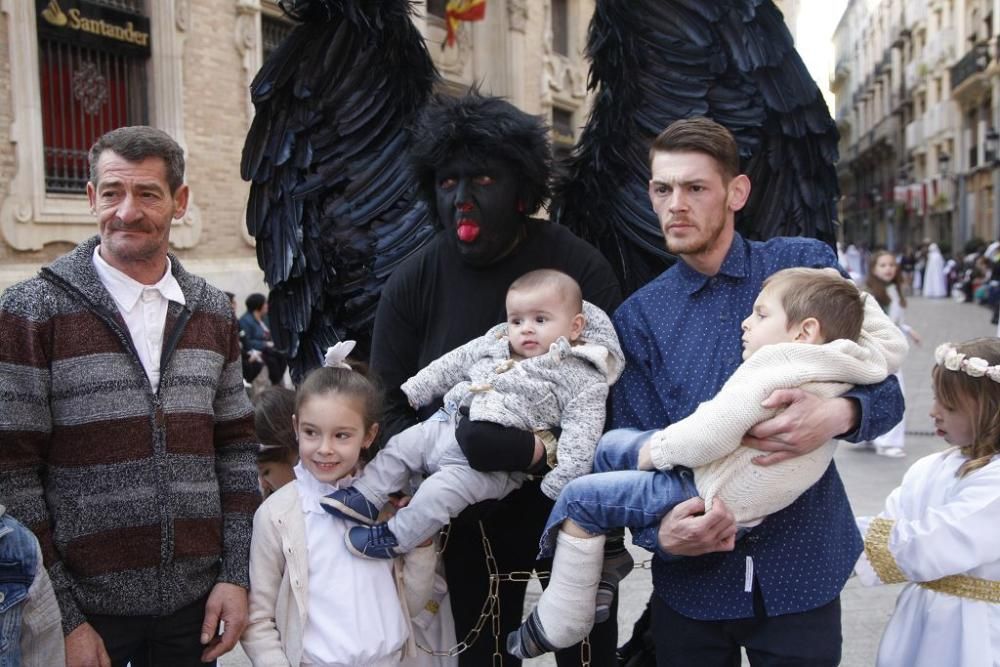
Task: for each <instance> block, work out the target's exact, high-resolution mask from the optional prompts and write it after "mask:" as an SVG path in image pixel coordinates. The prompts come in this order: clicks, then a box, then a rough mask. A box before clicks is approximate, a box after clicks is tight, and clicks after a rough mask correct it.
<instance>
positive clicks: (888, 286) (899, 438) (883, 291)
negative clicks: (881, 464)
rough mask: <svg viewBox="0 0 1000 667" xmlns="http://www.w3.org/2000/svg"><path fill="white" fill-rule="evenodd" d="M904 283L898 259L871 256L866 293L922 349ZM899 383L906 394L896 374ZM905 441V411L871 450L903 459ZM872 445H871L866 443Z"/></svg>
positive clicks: (884, 254)
mask: <svg viewBox="0 0 1000 667" xmlns="http://www.w3.org/2000/svg"><path fill="white" fill-rule="evenodd" d="M902 283H903V281H902V276H901V275H900V271H899V266H898V265H897V264H896V258H895V257H893V255H892V253H891V252H889V251H887V250H882V251H880V252H876V253H875V254H874V255H872V261H871V264H870V265H869V269H868V279H867V280H866V281H865V289H866V291H868V292H869V293H870V294H871V295H872V296H873V297H875V300H876V301H877V302H878V304H879V305H880V306H882V310H884V311H885V312H886V314H888V315H889V319H891V320H892V321H893V323H894V324H895V325H896V326H898V327H899V328H900V329H902V331H903V333H904V334H906V337H907V338H908V339H910V340H911V341H913V342H914V343H916V344H917V345H920V343H921V340H922V339H921V337H920V334H919V333H917V330H916V329H914V328H913V327H911V326H910V325H908V324H907V323H906V297H905V296H904V295H903V289H902V287H903V284H902ZM896 379H897V380H899V387H900V391H903V373H902V371H899V372H897V373H896ZM905 441H906V412H905V408H904V412H903V418H902V419H901V420H900V422H899V423H898V424H896V426H894V427H893V428H892V430H891V431H889V432H888V433H886V434H885V435H881V436H879V437H877V438H875V440H874V441H872V442H871V443H870V446H874V447H875V453H876V454H879V455H881V456H889V457H894V458H900V457H903V456H905V455H906V453H905V450H904V446H905ZM865 444H869V443H865Z"/></svg>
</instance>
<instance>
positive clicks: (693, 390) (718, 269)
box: [611, 118, 903, 667]
mask: <svg viewBox="0 0 1000 667" xmlns="http://www.w3.org/2000/svg"><path fill="white" fill-rule="evenodd" d="M650 157H651V170H652V177H651V179H650V186H649V194H650V200H651V202H652V205H653V209H654V211H655V212H656V214H657V216H658V218H659V220H660V226H661V229H662V231H663V235H664V238H665V240H666V244H667V249H668V250H669V251H670V252H672V253H674V254H676V255H677V256H678V257H679V258H680V259H681V261H680V262H678V263H677V264H676V265H674V266H673V267H671V268H670V269H668V270H667V271H665V272H664V273H663V274H661V275H660V276H659V277H658V278H656V279H654V280H653V281H652V282H650V283H649V284H648V285H646V286H645V287H643V288H642V289H640V290H638V291H637V292H636V293H635V294H633V295H632V296H631V297H630V298H629V299H628V300H627V301H626V302H625V303H624V304H623V305H622V306H621V307H620V308H619V309H618V311H617V312H616V313H615V316H614V322H615V326H616V328H617V330H618V334H619V337H620V339H621V343H622V348H623V350H624V352H625V356H626V360H627V363H626V368H625V372H624V374H623V375H622V377H621V379H620V380H619V382H618V383H617V385H615V387H614V388H613V390H612V414H611V422H612V423H611V425H612V427H613V428H621V427H635V428H640V429H652V428H663V427H664V426H666V425H668V424H671V423H673V422H675V421H678V420H680V419H682V418H684V417H686V416H688V415H689V414H691V412H693V411H694V409H695V408H696V407H697V406H698V404H699V403H700V402H701V401H704V400H707V399H709V398H711V397H712V396H714V395H715V394H716V393H717V392H718V390H719V389H720V388H721V387H722V385H723V384H724V383H725V381H726V379H728V377H729V376H730V375H731V374H732V373H733V371H734V370H735V369H736V367H737V366H739V364H740V362H741V344H740V335H741V331H740V327H739V322H740V321H741V320H742V319H743V318H744V317H745V316H746V315H747V314H748V313H749V312H750V311H751V308H752V304H753V300H754V298H755V297H756V295H757V293H758V292H759V291H760V288H761V284H762V283H763V281H764V280H765V279H766V278H767V277H768V276H770V275H771V274H772V273H774V272H776V271H779V270H781V269H784V268H788V267H793V266H810V267H827V266H836V255H835V254H834V252H833V250H832V249H831V248H830V247H829V246H827V245H825V244H823V243H821V242H819V241H816V240H814V239H804V238H776V239H771V240H769V241H766V242H756V241H748V240H745V239H743V238H742V237H741V236H740V235H739V234H738V233H736V231H735V216H736V212H737V211H739V210H740V209H741V208H742V207H743V206H744V205H745V204H746V201H747V199H748V197H749V195H750V187H751V185H750V180H749V178H747V176H746V175H744V174H740V173H739V154H738V149H737V146H736V142H735V140H734V139H733V137H732V135H731V134H730V133H729V131H728V130H726V129H725V128H724V127H722V126H721V125H719V124H717V123H715V122H713V121H710V120H707V119H704V118H691V119H686V120H680V121H677V122H675V123H673V124H672V125H671V126H670V127H668V128H667V129H666V130H664V132H663V133H661V134H660V136H658V137H657V139H656V140H655V141H654V143H653V147H652V149H651V151H650ZM766 405H768V406H769V407H781V406H785V409H784V411H783V412H782V413H781V414H779V415H778V416H776V417H775V418H773V419H771V420H768V421H766V422H762V423H761V424H759V425H757V426H756V427H755V428H754V429H752V430H751V431H750V433H749V434H748V436H747V438H746V440H745V444H747V445H749V446H752V447H757V448H759V449H761V450H763V451H762V453H761V456H762V458H761V460H759V461H758V463H759V464H761V465H767V464H769V463H776V462H778V461H780V460H785V459H787V458H789V457H792V456H796V455H799V454H802V453H806V452H809V451H812V450H813V449H815V448H817V447H819V446H821V445H822V444H823V443H825V442H826V441H828V440H829V439H831V438H833V437H842V438H845V439H848V440H867V439H870V438H871V437H874V436H875V435H877V434H879V433H882V432H884V431H887V430H889V428H891V427H892V426H893V424H895V423H896V422H897V421H898V420H899V419H900V418H901V415H902V406H903V400H902V395H901V394H900V391H899V386H898V384H897V383H896V381H895V379H894V378H889V379H888V380H886V381H885V382H883V383H881V384H879V385H874V386H871V387H860V388H857V389H855V390H854V391H852V392H850V393H848V394H845V395H844V396H842V397H839V398H833V399H821V398H819V397H817V396H815V395H812V394H809V393H808V392H806V391H802V390H797V389H795V390H782V391H777V392H775V393H774V394H772V395H771V396H770V397H769V398H768V399H767V402H766ZM703 510H704V504H703V503H702V501H701V499H699V498H694V499H692V500H690V501H687V502H685V503H682V504H680V505H678V506H677V507H676V508H675V509H674V510H673V511H671V512H670V513H669V514H667V516H666V517H664V519H663V521H662V523H661V525H660V540H659V541H660V547H661V548H662V550H663V551H664V553H663V554H661V555H662V557H661V558H657V559H655V561H654V564H653V585H654V590H655V592H654V595H653V600H652V602H651V605H652V623H653V629H654V632H653V636H654V637H655V638H656V643H657V646H656V649H657V650H656V655H657V664H658V665H660V666H661V667H662V666H665V665H670V666H672V665H699V666H702V665H732V664H739V651H740V647H741V646H742V647H745V649H746V651H747V655H748V657H749V659H750V662H751V664H753V665H757V664H778V663H780V664H810V665H836V664H838V663H839V662H840V644H841V633H840V597H839V596H840V590H841V588H842V587H843V585H844V583H845V582H846V581H847V577H848V575H849V574H850V572H851V569H852V568H853V566H854V563H855V561H856V560H857V557H858V555H859V553H860V551H861V537H860V535H859V533H858V531H857V528H856V527H855V524H854V518H853V514H852V512H851V508H850V505H849V503H848V500H847V495H846V493H845V491H844V487H843V484H842V483H841V480H840V477H839V476H838V475H837V471H836V466H835V465H834V464H831V465H830V467H829V469H828V470H827V471H826V473H825V474H824V475H823V477H822V478H821V479H820V481H819V482H817V483H816V484H815V485H814V486H813V487H812V488H810V489H809V490H808V491H806V493H805V494H803V495H802V496H801V497H800V498H799V499H798V500H796V501H795V502H794V503H793V504H792V505H791V506H789V507H787V508H786V509H784V510H782V511H781V512H778V513H776V514H773V515H771V516H769V517H768V518H767V520H765V521H764V523H762V524H761V525H760V526H758V527H757V528H755V529H754V531H753V532H752V533H751V534H750V535H748V536H747V537H746V538H744V539H741V540H739V541H738V542H737V541H736V540H735V534H736V527H735V523H734V521H733V517H732V514H731V513H730V512H729V510H728V509H727V508H726V507H725V506H724V504H721V503H718V502H716V503H715V505H713V508H712V510H711V511H710V512H708V513H707V514H702V512H703Z"/></svg>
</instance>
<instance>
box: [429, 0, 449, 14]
mask: <svg viewBox="0 0 1000 667" xmlns="http://www.w3.org/2000/svg"><path fill="white" fill-rule="evenodd" d="M447 6H448V0H427V15H428V16H437V17H440V18H444V17H445V14H446V13H447Z"/></svg>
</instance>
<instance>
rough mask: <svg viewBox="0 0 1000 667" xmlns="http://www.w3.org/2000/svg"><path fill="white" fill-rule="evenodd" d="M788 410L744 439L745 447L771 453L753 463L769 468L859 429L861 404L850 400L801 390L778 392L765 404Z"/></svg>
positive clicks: (759, 426) (751, 430) (762, 424)
mask: <svg viewBox="0 0 1000 667" xmlns="http://www.w3.org/2000/svg"><path fill="white" fill-rule="evenodd" d="M761 405H763V406H764V407H765V408H777V409H781V408H784V410H782V411H781V412H780V413H779V414H777V415H775V416H774V417H772V418H770V419H768V420H766V421H762V422H761V423H759V424H757V425H756V426H754V427H753V428H752V429H750V431H749V432H748V433H747V434H746V435H745V436H743V445H745V446H747V447H752V448H754V449H759V450H761V451H763V452H771V453H770V454H767V455H764V456H758V457H757V458H755V459H754V460H753V462H754V463H756V464H757V465H762V466H769V465H774V464H775V463H780V462H781V461H787V460H788V459H790V458H793V457H796V456H802V455H803V454H808V453H809V452H811V451H813V450H814V449H818V448H819V447H820V446H822V445H823V444H824V443H826V442H829V441H830V439H832V438H834V437H836V436H838V435H840V434H842V433H849V432H850V431H853V430H854V429H855V428H857V424H858V419H859V415H858V407H857V403H855V402H854V401H853V400H851V399H849V398H820V397H819V396H817V395H816V394H811V393H809V392H808V391H803V390H801V389H778V390H777V391H775V392H772V393H771V395H770V396H768V397H767V399H766V400H765V401H764V402H763V403H762V404H761Z"/></svg>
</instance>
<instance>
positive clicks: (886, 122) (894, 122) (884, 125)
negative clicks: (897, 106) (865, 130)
mask: <svg viewBox="0 0 1000 667" xmlns="http://www.w3.org/2000/svg"><path fill="white" fill-rule="evenodd" d="M898 133H899V119H898V118H896V117H895V116H886V117H885V118H883V119H882V120H880V121H879V122H878V123H877V124H876V125H875V128H874V130H873V131H872V143H873V144H877V143H880V142H881V143H886V144H889V145H894V144H895V143H896V135H897V134H898Z"/></svg>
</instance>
